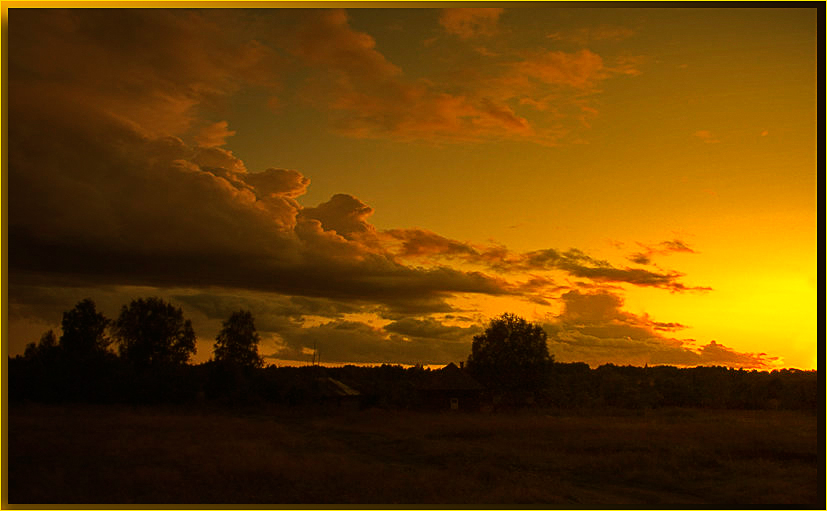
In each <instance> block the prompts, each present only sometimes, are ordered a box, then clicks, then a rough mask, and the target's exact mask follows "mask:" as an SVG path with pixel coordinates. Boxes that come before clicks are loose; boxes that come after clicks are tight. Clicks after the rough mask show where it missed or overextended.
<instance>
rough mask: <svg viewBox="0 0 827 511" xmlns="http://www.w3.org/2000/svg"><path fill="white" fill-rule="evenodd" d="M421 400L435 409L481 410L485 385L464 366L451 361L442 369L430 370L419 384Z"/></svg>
mask: <svg viewBox="0 0 827 511" xmlns="http://www.w3.org/2000/svg"><path fill="white" fill-rule="evenodd" d="M417 391H418V392H419V395H420V402H421V403H422V405H423V406H424V407H426V408H430V409H435V410H466V411H472V410H473V411H479V410H480V407H481V406H482V405H483V397H484V394H485V387H483V386H482V385H481V384H480V383H479V382H478V381H477V380H475V379H474V378H473V377H472V376H471V375H470V374H468V372H467V371H465V369H464V368H462V367H457V365H456V364H454V363H453V362H451V363H450V364H448V365H447V366H445V367H443V368H442V369H438V370H436V371H429V372H427V373H425V374H424V375H423V378H422V380H421V381H420V382H419V384H418V385H417Z"/></svg>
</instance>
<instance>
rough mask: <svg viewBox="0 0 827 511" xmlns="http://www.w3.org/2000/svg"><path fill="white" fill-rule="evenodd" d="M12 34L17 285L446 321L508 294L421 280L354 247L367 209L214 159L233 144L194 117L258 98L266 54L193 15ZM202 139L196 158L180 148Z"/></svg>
mask: <svg viewBox="0 0 827 511" xmlns="http://www.w3.org/2000/svg"><path fill="white" fill-rule="evenodd" d="M13 18H14V19H16V20H17V23H19V24H20V25H19V26H20V27H21V28H20V29H18V30H15V31H14V33H13V34H12V39H11V43H13V46H14V48H15V51H14V52H13V55H12V59H11V61H10V65H9V67H10V77H11V79H10V85H9V91H10V94H9V97H10V101H9V120H10V124H11V125H13V126H14V129H13V130H11V131H10V134H9V154H10V156H9V165H8V167H9V189H10V190H11V191H12V192H11V196H10V200H9V244H10V246H12V247H14V248H13V249H12V250H11V251H10V253H9V265H10V269H11V270H12V271H14V272H15V273H16V274H17V275H18V277H20V278H24V277H25V276H26V275H28V276H31V277H32V278H35V277H36V276H37V275H38V274H50V275H52V276H56V277H58V276H59V277H60V278H62V279H64V280H66V281H68V282H70V283H71V282H74V283H76V284H78V285H81V284H88V285H122V284H129V285H147V286H179V287H193V286H224V287H237V288H242V289H255V290H262V291H272V292H276V293H284V294H292V295H300V296H307V297H330V298H334V299H339V300H343V299H353V300H361V301H373V302H378V303H381V304H384V305H385V306H386V307H387V308H388V310H406V309H411V308H416V309H423V308H425V307H426V306H428V305H430V306H432V307H433V308H435V309H436V310H445V309H446V305H445V303H444V299H445V298H447V297H448V296H450V294H451V293H456V292H470V293H486V294H502V293H504V292H507V286H506V284H505V282H504V281H501V280H499V279H496V278H493V277H489V276H487V275H484V274H482V273H479V272H463V271H460V270H455V269H451V268H447V267H432V268H429V269H423V270H420V269H417V268H413V267H409V266H406V265H404V264H403V263H401V262H399V261H397V260H396V259H395V258H393V257H392V256H391V255H390V254H387V253H384V252H382V251H378V250H375V249H373V248H371V247H369V246H367V245H365V244H361V243H359V242H357V241H354V240H353V239H351V238H353V236H355V235H356V234H358V233H360V232H370V231H372V227H371V226H370V225H369V224H368V223H367V222H366V221H365V219H366V218H367V216H368V215H369V214H370V213H371V211H372V210H371V209H370V208H369V207H368V206H366V205H364V204H362V203H361V202H360V201H359V200H358V199H356V198H355V197H352V196H349V195H335V196H334V197H333V198H332V199H331V200H330V201H328V202H326V203H323V204H321V205H319V206H317V207H315V208H305V209H303V208H302V207H301V206H300V205H299V204H298V202H296V200H295V199H296V197H298V196H300V195H301V194H303V193H304V191H305V190H306V188H307V186H308V184H309V180H308V179H307V178H306V177H304V176H302V175H301V173H299V172H297V171H295V170H289V169H277V168H271V169H267V170H265V171H263V172H258V173H251V172H248V171H247V169H246V168H245V166H244V164H243V162H241V161H240V160H239V159H238V158H236V157H235V156H234V155H233V154H232V153H231V152H230V151H227V150H225V149H222V148H221V147H218V146H216V145H215V144H217V143H220V139H221V138H222V137H223V136H228V135H229V134H230V132H229V131H228V130H227V127H226V126H225V125H224V124H222V123H214V124H212V125H208V126H207V127H206V128H204V126H200V125H199V122H196V121H197V119H196V112H197V107H198V105H200V104H202V103H204V102H207V101H210V100H211V98H214V97H215V96H220V95H222V94H228V93H229V92H231V91H233V90H236V89H237V88H240V87H243V86H249V85H250V84H251V83H252V84H259V83H261V81H262V79H261V78H259V77H249V76H247V75H248V74H249V73H248V71H249V69H248V66H252V65H253V64H254V63H258V64H260V63H261V62H262V61H266V60H267V59H266V57H267V56H268V52H267V51H265V50H264V49H262V48H260V46H259V45H257V44H254V43H249V44H244V45H239V46H233V45H230V44H225V43H223V42H222V41H223V39H222V38H221V37H220V35H221V32H220V29H221V25H220V24H218V22H217V21H216V20H215V19H212V18H209V17H206V16H204V15H202V14H199V13H197V12H189V11H186V12H179V11H160V12H154V11H141V12H139V13H137V15H136V16H135V18H134V19H133V18H131V17H125V16H121V15H120V14H111V15H107V14H103V13H101V12H97V11H88V12H87V11H44V12H43V13H42V14H41V13H40V12H37V13H35V12H23V13H18V12H15V14H14V16H13ZM102 25H106V26H102ZM122 25H124V26H123V27H122ZM127 25H128V26H127ZM155 25H157V26H158V27H157V30H155V29H154V28H153V30H149V28H150V26H152V27H154V26H155ZM15 26H18V25H15ZM121 28H122V29H123V30H124V31H125V34H124V39H123V40H122V41H120V40H117V37H116V36H117V34H118V32H119V30H120V29H121ZM178 28H180V30H177V29H178ZM26 30H29V32H26ZM43 31H50V32H49V34H47V35H44V38H38V37H34V36H32V35H30V34H39V33H41V32H43ZM15 34H17V35H15ZM149 34H152V35H149ZM60 37H62V38H64V39H65V40H62V41H58V39H59V38H60ZM210 38H213V39H214V40H213V39H210ZM157 39H162V40H165V41H166V42H169V44H170V45H171V48H172V49H174V50H176V51H178V52H181V54H179V53H176V52H174V51H172V50H170V48H167V47H166V46H163V45H162V44H161V43H160V42H159V41H158V40H157ZM138 48H141V50H142V51H137V49H138ZM126 50H130V51H131V50H136V55H137V56H136V57H135V58H134V59H133V58H132V56H130V57H129V58H126V57H125V54H123V53H121V52H123V51H126ZM146 52H150V53H152V52H154V53H156V55H155V58H157V60H158V61H159V63H158V65H157V66H154V64H153V62H154V61H152V60H151V59H145V58H144V57H142V56H141V55H145V53H146ZM98 66H100V67H101V69H97V67H98ZM127 91H128V93H127ZM158 98H161V99H158ZM170 103H174V105H172V104H170ZM190 128H193V129H196V128H197V129H198V131H197V133H198V135H197V136H195V137H194V139H195V140H196V141H200V143H201V145H200V146H197V145H192V144H189V143H187V142H186V141H185V140H184V139H183V138H181V137H182V136H186V133H187V132H188V130H190Z"/></svg>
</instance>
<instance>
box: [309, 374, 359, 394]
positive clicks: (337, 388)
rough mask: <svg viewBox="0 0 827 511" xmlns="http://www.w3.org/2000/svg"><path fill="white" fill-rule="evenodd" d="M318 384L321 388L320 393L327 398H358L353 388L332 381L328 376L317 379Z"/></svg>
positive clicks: (357, 392) (334, 380)
mask: <svg viewBox="0 0 827 511" xmlns="http://www.w3.org/2000/svg"><path fill="white" fill-rule="evenodd" d="M318 382H319V384H320V386H321V389H320V390H321V392H322V393H323V394H324V395H326V396H329V397H346V396H358V395H360V393H359V391H358V390H356V389H354V388H353V387H349V386H347V385H345V384H344V383H342V382H340V381H339V380H336V379H333V378H331V377H329V376H326V377H323V378H319V379H318Z"/></svg>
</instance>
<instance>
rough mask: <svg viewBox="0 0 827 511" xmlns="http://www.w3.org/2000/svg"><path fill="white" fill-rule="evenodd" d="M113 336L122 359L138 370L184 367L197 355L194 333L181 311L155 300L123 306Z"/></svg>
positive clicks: (162, 301)
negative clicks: (166, 366)
mask: <svg viewBox="0 0 827 511" xmlns="http://www.w3.org/2000/svg"><path fill="white" fill-rule="evenodd" d="M113 332H114V335H115V338H116V339H117V341H118V344H119V346H118V348H119V351H120V354H121V356H122V357H123V358H124V359H126V360H128V361H130V362H132V363H134V364H135V365H138V366H148V365H158V364H184V363H186V362H187V361H188V360H189V358H190V356H192V355H193V354H194V353H195V332H194V331H193V329H192V323H191V322H190V320H188V319H184V314H183V312H182V310H181V309H180V308H176V307H174V306H173V305H171V304H169V303H167V302H165V301H164V300H162V299H160V298H156V297H151V298H138V299H136V300H132V302H131V303H130V304H129V306H126V305H124V306H123V308H122V309H121V314H120V316H119V317H118V319H117V320H116V321H115V324H114V328H113Z"/></svg>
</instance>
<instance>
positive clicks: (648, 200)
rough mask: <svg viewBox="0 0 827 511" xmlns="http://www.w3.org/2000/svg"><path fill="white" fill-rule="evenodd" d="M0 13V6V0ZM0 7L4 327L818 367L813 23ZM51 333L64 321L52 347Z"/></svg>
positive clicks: (335, 352)
mask: <svg viewBox="0 0 827 511" xmlns="http://www.w3.org/2000/svg"><path fill="white" fill-rule="evenodd" d="M4 6H5V5H4ZM342 7H343V8H335V9H256V10H243V9H222V10H209V9H206V10H191V11H182V10H174V9H163V8H162V9H152V10H134V11H121V10H119V11H108V10H52V9H46V10H36V11H35V10H25V9H18V8H14V7H12V8H11V9H9V12H8V27H9V33H8V52H7V56H6V60H7V63H8V71H7V73H6V75H4V80H5V83H7V84H8V85H7V86H8V100H7V102H6V104H5V105H4V108H5V109H6V111H7V112H8V121H7V123H6V125H5V128H4V132H5V134H6V136H7V140H8V152H7V164H6V168H5V170H4V172H5V173H6V176H7V180H6V185H5V186H6V190H7V199H6V200H7V206H8V212H7V214H6V215H5V217H4V218H5V220H6V223H5V226H4V227H5V229H6V231H7V234H8V244H7V247H8V249H7V257H8V272H7V276H6V278H7V282H8V283H9V287H8V289H9V292H8V299H7V300H6V302H5V304H4V306H5V308H6V310H7V313H8V316H7V317H8V320H7V325H8V342H7V343H5V345H6V347H7V349H8V353H9V354H11V355H14V354H17V353H22V350H23V347H24V346H25V344H26V343H28V342H32V341H36V340H37V339H38V338H39V336H40V334H41V333H43V332H44V331H45V330H47V329H49V328H55V329H59V324H60V319H61V314H62V312H63V311H65V310H68V309H70V308H71V307H72V306H73V305H74V304H75V303H76V302H77V301H79V300H80V299H82V298H85V297H90V298H92V299H93V300H95V302H96V303H97V304H98V308H99V309H100V310H101V311H103V312H104V313H105V314H106V315H107V316H108V317H110V318H113V317H116V316H117V314H118V313H119V310H120V307H121V306H122V305H124V304H126V303H128V301H129V300H131V299H132V298H137V297H140V296H151V295H157V296H162V297H164V298H166V299H168V300H170V301H172V302H174V303H175V304H176V305H178V306H181V307H182V308H183V309H184V312H185V315H186V316H187V317H190V318H191V319H192V320H193V324H194V326H195V330H196V334H197V335H198V338H199V343H198V353H197V355H196V360H197V361H202V360H207V359H208V358H209V357H210V356H211V349H212V343H213V342H214V338H215V335H216V333H217V332H218V329H219V328H220V324H221V321H222V320H224V319H226V318H227V317H229V315H230V313H232V312H233V311H234V310H238V309H239V308H245V309H249V310H251V312H252V313H253V315H254V317H255V318H256V325H257V327H258V329H259V331H260V333H261V335H262V338H263V339H264V342H263V344H262V347H261V350H262V352H263V353H264V354H265V355H266V356H268V357H269V359H270V360H278V359H285V360H303V359H304V358H308V359H309V356H308V355H307V352H308V349H310V348H311V347H312V346H313V345H314V344H316V345H318V346H319V347H320V350H321V351H322V352H323V357H324V359H325V360H326V361H328V362H362V363H368V362H376V363H381V362H390V363H406V364H408V363H417V362H420V363H425V364H439V363H447V362H450V361H458V360H462V359H464V358H465V357H467V355H468V353H470V344H471V339H472V337H473V335H475V334H477V333H479V332H480V331H481V328H482V327H483V325H484V323H485V322H486V321H487V320H488V319H489V318H491V317H492V316H494V315H498V314H500V313H502V312H506V311H511V312H516V313H519V314H521V315H524V316H525V317H526V318H528V319H530V320H531V321H536V322H540V323H541V324H543V326H544V328H545V329H546V331H547V332H548V333H549V338H550V342H549V349H550V351H551V353H552V354H553V355H554V356H555V357H556V359H557V360H561V361H585V362H588V363H590V364H592V365H599V364H602V363H607V362H612V363H616V364H636V365H643V364H645V363H648V364H650V365H651V364H674V365H697V364H719V365H729V366H732V367H748V368H759V369H771V368H776V367H796V368H801V369H813V368H816V365H817V361H816V358H817V333H816V325H817V310H816V308H817V303H818V301H817V294H816V287H817V284H816V283H817V270H816V233H817V224H816V190H817V177H816V176H817V163H816V155H817V150H816V147H817V146H816V143H817V141H816V133H817V129H816V125H817V107H816V98H817V96H816V94H817V87H816V84H817V77H816V64H817V48H818V47H819V46H818V45H819V44H822V43H821V41H820V40H819V39H818V37H817V21H818V18H817V11H816V9H806V8H796V9H793V8H789V9H777V8H754V9H752V8H746V9H744V8H739V9H722V8H704V9H697V8H691V9H678V8H667V9H662V8H621V7H615V8H582V7H581V8H577V7H575V8H561V7H558V6H556V5H553V4H537V5H533V6H522V5H521V6H519V7H516V6H510V5H509V4H503V5H502V6H501V7H499V8H487V9H476V8H474V9H455V8H445V9H440V8H427V9H426V8H396V9H347V8H344V7H346V4H342ZM58 334H59V332H58Z"/></svg>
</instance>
